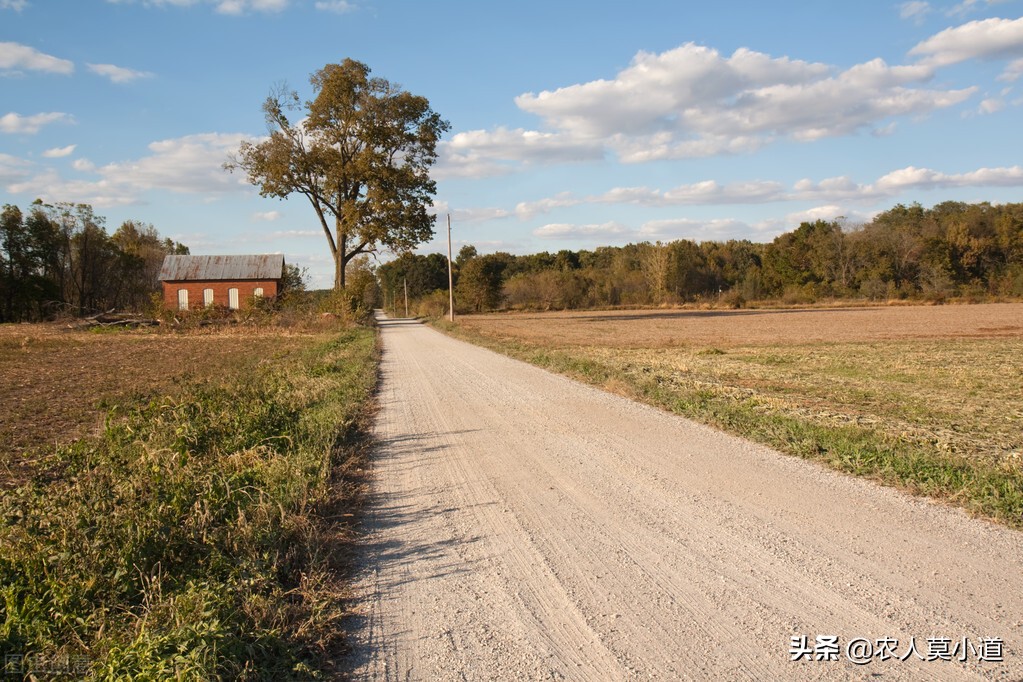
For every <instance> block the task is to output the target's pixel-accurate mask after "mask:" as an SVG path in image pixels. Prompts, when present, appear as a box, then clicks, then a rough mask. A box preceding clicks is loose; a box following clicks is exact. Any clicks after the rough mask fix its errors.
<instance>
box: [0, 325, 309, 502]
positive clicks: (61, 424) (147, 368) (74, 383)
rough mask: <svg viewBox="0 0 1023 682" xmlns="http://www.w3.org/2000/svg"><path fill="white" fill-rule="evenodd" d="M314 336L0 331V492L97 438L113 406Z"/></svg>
mask: <svg viewBox="0 0 1023 682" xmlns="http://www.w3.org/2000/svg"><path fill="white" fill-rule="evenodd" d="M315 338H319V337H317V336H315V335H310V334H297V333H287V332H282V331H278V330H253V329H251V328H247V329H244V330H242V329H228V330H223V331H218V332H211V331H203V332H192V333H158V332H151V331H150V332H130V331H118V332H108V333H95V332H88V331H72V330H69V329H67V328H66V327H63V326H61V325H57V324H37V325H27V324H20V325H0V404H2V405H3V409H0V443H2V444H3V445H2V446H0V488H4V487H7V486H9V485H11V484H13V483H15V482H18V481H21V480H24V478H25V477H26V476H27V475H28V474H29V473H31V472H33V471H38V470H39V469H40V467H45V463H46V459H47V452H48V451H49V450H52V447H50V446H53V445H55V444H62V443H67V442H70V441H73V440H75V439H77V438H80V437H83V436H86V435H89V434H92V433H95V432H97V431H98V430H99V429H100V428H101V427H102V424H103V420H104V418H105V416H106V414H107V413H108V411H109V409H110V408H112V407H113V406H115V405H118V404H124V403H127V402H133V401H138V400H146V399H149V398H152V397H156V396H158V395H173V394H175V392H176V391H177V390H178V389H179V387H181V386H183V385H185V384H190V383H194V382H198V381H202V380H203V379H204V378H208V377H217V376H222V375H223V374H224V373H226V372H233V371H244V370H245V369H246V368H249V367H254V366H256V365H257V364H259V363H262V362H272V361H273V360H274V359H275V358H280V357H282V356H283V355H285V354H288V353H291V352H294V351H296V350H298V349H300V348H304V347H307V346H308V345H309V344H310V342H311V340H313V339H315Z"/></svg>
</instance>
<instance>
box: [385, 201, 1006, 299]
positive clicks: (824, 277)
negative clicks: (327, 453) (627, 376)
mask: <svg viewBox="0 0 1023 682" xmlns="http://www.w3.org/2000/svg"><path fill="white" fill-rule="evenodd" d="M454 269H455V276H456V284H455V299H456V309H457V310H459V311H461V312H482V311H486V310H495V309H502V308H512V309H516V308H517V309H540V310H558V309H572V308H587V307H603V306H630V305H663V304H682V303H692V302H700V301H709V302H714V303H722V304H725V305H731V306H734V307H741V306H743V305H745V304H747V303H752V302H756V301H781V302H784V303H792V304H798V303H813V302H816V301H819V300H822V299H861V300H863V299H867V300H891V299H913V300H927V301H936V302H940V301H944V300H947V299H950V298H957V297H958V298H969V299H989V298H998V297H1021V296H1023V204H1002V205H991V204H990V203H978V204H967V203H961V202H944V203H941V204H938V205H936V206H934V207H933V208H930V209H925V208H923V207H922V206H920V205H919V204H913V205H911V206H904V205H902V204H899V205H897V206H895V207H894V208H892V209H890V210H888V211H885V212H883V213H881V214H879V215H877V216H876V217H875V218H874V219H873V220H872V221H870V222H869V223H866V224H863V225H857V226H854V227H849V226H845V225H843V224H842V222H841V221H837V220H835V221H824V220H817V221H814V222H804V223H802V224H801V225H799V227H797V228H796V229H795V230H793V231H791V232H786V233H784V234H782V235H780V236H778V237H777V238H775V239H774V240H773V241H772V242H770V243H756V242H752V241H749V240H728V241H704V242H699V243H697V242H694V241H690V240H685V239H683V240H677V241H671V242H667V243H661V242H656V243H649V242H643V243H638V244H629V245H626V246H621V247H611V246H607V247H599V248H596V249H594V250H581V251H570V250H563V251H558V252H557V253H553V254H552V253H548V252H543V253H537V254H530V255H524V256H516V255H512V254H509V253H494V254H487V255H479V254H478V253H477V251H476V249H475V248H473V247H472V246H466V247H463V248H462V250H461V251H460V252H459V255H458V258H457V259H456V260H455V263H454ZM377 276H378V278H379V280H380V287H381V290H382V292H383V294H384V297H385V300H387V301H398V302H399V303H400V302H401V299H402V297H403V296H404V285H406V284H407V286H408V293H409V297H410V299H411V300H412V301H413V305H414V306H415V307H414V309H415V310H416V311H417V312H419V313H420V314H441V313H442V312H443V311H444V310H446V305H447V294H446V289H447V259H446V258H445V257H444V256H442V255H440V254H428V255H418V254H412V253H406V254H403V255H402V256H400V257H399V258H397V259H395V260H393V261H391V262H389V263H386V264H384V265H381V266H379V267H378V268H377ZM394 307H395V308H400V306H394Z"/></svg>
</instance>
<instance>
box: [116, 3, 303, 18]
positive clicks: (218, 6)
mask: <svg viewBox="0 0 1023 682" xmlns="http://www.w3.org/2000/svg"><path fill="white" fill-rule="evenodd" d="M107 2H109V3H113V4H135V3H136V2H138V3H139V4H141V5H143V6H145V7H164V6H167V5H170V6H173V7H191V6H193V5H212V6H213V8H214V9H215V10H216V11H217V12H218V13H219V14H227V15H233V16H241V15H243V14H247V13H248V12H268V13H269V12H281V11H283V10H285V9H287V8H288V5H289V4H290V0H107Z"/></svg>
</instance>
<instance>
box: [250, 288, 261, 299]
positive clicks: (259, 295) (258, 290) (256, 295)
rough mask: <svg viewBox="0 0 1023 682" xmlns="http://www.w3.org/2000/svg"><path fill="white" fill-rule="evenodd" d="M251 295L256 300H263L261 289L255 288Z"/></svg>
mask: <svg viewBox="0 0 1023 682" xmlns="http://www.w3.org/2000/svg"><path fill="white" fill-rule="evenodd" d="M252 295H253V296H255V297H256V298H263V287H256V290H255V291H253V292H252Z"/></svg>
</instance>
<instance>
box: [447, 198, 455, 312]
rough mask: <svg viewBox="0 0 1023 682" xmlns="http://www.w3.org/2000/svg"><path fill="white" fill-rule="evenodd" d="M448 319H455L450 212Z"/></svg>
mask: <svg viewBox="0 0 1023 682" xmlns="http://www.w3.org/2000/svg"><path fill="white" fill-rule="evenodd" d="M448 320H450V321H451V322H454V321H455V278H454V276H453V275H452V274H451V214H450V213H448Z"/></svg>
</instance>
